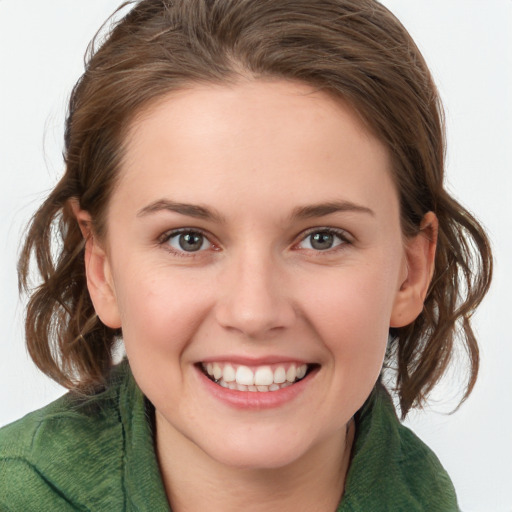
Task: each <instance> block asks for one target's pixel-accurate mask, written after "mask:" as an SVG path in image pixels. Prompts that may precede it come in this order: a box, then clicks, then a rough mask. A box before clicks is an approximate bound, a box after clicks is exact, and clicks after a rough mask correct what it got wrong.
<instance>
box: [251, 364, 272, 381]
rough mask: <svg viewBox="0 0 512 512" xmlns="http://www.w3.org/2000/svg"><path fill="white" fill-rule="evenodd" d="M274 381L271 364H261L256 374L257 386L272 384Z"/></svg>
mask: <svg viewBox="0 0 512 512" xmlns="http://www.w3.org/2000/svg"><path fill="white" fill-rule="evenodd" d="M273 382H274V373H273V372H272V369H271V368H270V366H261V367H260V368H258V369H257V370H256V373H255V374H254V384H256V385H257V386H270V384H272V383H273Z"/></svg>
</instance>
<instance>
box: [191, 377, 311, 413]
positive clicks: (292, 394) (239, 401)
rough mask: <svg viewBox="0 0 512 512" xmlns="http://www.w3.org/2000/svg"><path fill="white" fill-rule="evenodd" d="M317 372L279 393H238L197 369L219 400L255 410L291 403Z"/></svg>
mask: <svg viewBox="0 0 512 512" xmlns="http://www.w3.org/2000/svg"><path fill="white" fill-rule="evenodd" d="M317 371H318V370H317V369H315V370H313V371H312V372H310V373H309V374H308V375H306V377H304V378H303V379H302V380H300V381H299V382H297V383H295V384H292V385H291V386H287V387H285V388H282V389H278V390H277V391H237V390H235V389H229V388H223V387H222V386H219V385H218V384H216V383H215V382H213V381H212V380H210V379H209V378H208V377H207V376H206V375H205V374H204V373H203V372H202V371H201V370H200V369H197V372H198V374H199V377H200V380H201V382H202V384H203V385H204V386H205V387H206V389H207V390H208V392H209V393H211V394H212V395H213V396H214V397H215V398H216V399H217V400H220V401H222V402H224V403H225V404H227V405H229V406H231V407H234V408H237V409H255V410H258V409H273V408H276V407H281V406H283V405H285V404H286V403H288V402H291V401H292V400H294V399H295V398H296V397H297V396H298V395H300V394H301V393H302V392H303V391H304V390H305V389H306V387H307V386H308V385H309V384H310V383H311V380H312V379H313V378H314V376H315V375H316V373H317Z"/></svg>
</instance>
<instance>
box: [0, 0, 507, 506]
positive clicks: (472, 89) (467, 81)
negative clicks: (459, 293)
mask: <svg viewBox="0 0 512 512" xmlns="http://www.w3.org/2000/svg"><path fill="white" fill-rule="evenodd" d="M119 3H120V1H118V0H46V1H41V0H0V325H2V328H3V329H4V331H3V335H2V337H1V339H0V425H3V424H6V423H8V422H10V421H12V420H14V419H16V418H18V417H20V416H22V415H23V414H25V413H26V412H28V411H30V410H33V409H35V408H37V407H40V406H42V405H44V404H46V403H47V402H49V401H50V400H52V399H54V398H56V397H57V396H59V395H60V394H62V393H63V390H62V389H61V388H59V387H58V386H56V385H54V384H52V383H51V381H49V379H47V378H46V377H44V376H43V375H41V374H40V373H38V371H37V370H35V368H34V366H33V365H32V363H31V362H30V361H29V359H28V357H27V355H26V352H25V348H24V345H23V336H22V315H23V313H22V306H21V303H20V302H19V300H18V293H17V286H16V254H17V250H18V246H19V241H20V238H21V235H22V233H23V229H24V225H25V224H26V222H27V220H28V218H29V217H30V215H31V214H32V213H33V211H34V210H35V209H36V207H37V206H38V205H39V203H40V202H41V200H42V198H43V197H44V196H45V193H46V192H47V191H48V190H49V189H50V188H51V187H52V186H53V185H54V184H55V183H56V181H57V178H58V176H59V175H60V173H61V172H62V158H61V151H62V137H63V125H64V112H65V105H66V101H67V98H68V95H69V93H70V91H71V87H72V86H73V84H74V82H75V81H76V79H77V78H78V77H79V75H80V74H81V71H82V56H83V53H84V50H85V47H86V45H87V43H88V41H89V39H90V38H91V37H92V35H93V34H94V33H95V31H96V29H97V28H98V27H99V26H100V24H101V23H102V22H103V21H104V19H105V18H106V17H107V16H108V15H109V14H110V13H111V12H112V11H113V9H114V8H115V7H116V6H117V5H118V4H119ZM384 3H385V4H386V5H387V6H388V7H390V9H391V10H392V11H393V12H394V13H395V14H396V15H397V16H398V17H399V18H400V19H401V20H402V22H403V23H404V25H405V26H406V27H407V28H408V29H409V31H410V32H411V34H412V36H413V37H414V38H415V40H416V42H417V43H418V45H419V46H420V48H421V50H422V51H423V53H424V55H425V57H426V59H427V61H428V62H429V64H430V66H431V69H432V71H433V73H434V76H435V78H436V81H437V83H438V86H439V89H440V91H441V95H442V97H443V100H444V102H445V107H446V113H447V129H448V162H447V169H448V183H449V187H450V189H451V190H452V191H453V193H454V194H455V196H456V197H457V198H458V199H459V200H461V201H462V202H463V203H464V204H465V205H469V206H470V209H471V210H472V211H473V212H474V213H475V214H476V215H477V217H479V218H480V219H481V221H482V222H483V224H484V225H485V226H486V227H487V229H488V231H489V233H490V236H491V239H492V241H493V243H494V250H495V257H496V273H495V279H494V284H493V288H492V291H491V293H490V295H489V296H488V298H487V299H486V300H485V302H484V304H483V306H482V307H481V309H480V311H479V312H478V313H477V315H476V318H475V325H476V327H477V330H478V334H479V340H480V343H481V351H482V370H481V376H480V379H479V381H478V384H477V387H476V389H475V391H474V393H473V395H472V396H471V397H470V399H469V400H468V401H467V402H466V404H464V405H463V406H462V408H461V409H460V410H459V411H458V412H456V413H455V414H454V415H447V414H446V412H447V411H450V410H451V408H453V405H454V401H453V397H454V396H455V391H454V389H455V388H456V383H457V380H459V379H460V375H459V374H458V373H457V372H455V373H453V375H451V378H450V379H447V381H446V382H445V383H444V384H443V385H442V386H441V387H440V388H439V389H438V391H437V392H436V394H435V397H434V400H433V402H432V404H431V405H430V406H429V408H428V410H427V411H425V412H420V413H414V414H413V415H411V417H410V418H409V420H408V424H409V425H411V426H412V428H413V429H414V430H415V431H416V432H417V433H418V434H419V435H420V436H421V437H422V438H423V439H424V440H425V441H426V442H427V444H429V445H430V446H431V447H432V448H433V449H434V451H436V453H437V454H438V456H439V458H440V459H441V461H442V463H443V464H444V465H445V467H446V468H447V470H448V472H449V473H450V475H451V477H452V479H453V481H454V483H455V487H456V489H457V492H458V495H459V500H460V505H461V508H462V510H464V511H478V512H489V511H493V512H511V511H512V489H511V488H512V433H511V432H512V412H511V409H512V368H511V367H512V334H511V332H510V331H511V329H510V328H509V327H508V321H509V320H510V318H511V316H512V315H511V313H510V310H511V308H512V301H511V300H510V291H511V290H512V271H511V270H510V267H511V266H512V213H511V205H512V177H511V175H512V149H511V148H512V1H511V0H488V1H486V2H482V1H479V0H386V1H385V2H384Z"/></svg>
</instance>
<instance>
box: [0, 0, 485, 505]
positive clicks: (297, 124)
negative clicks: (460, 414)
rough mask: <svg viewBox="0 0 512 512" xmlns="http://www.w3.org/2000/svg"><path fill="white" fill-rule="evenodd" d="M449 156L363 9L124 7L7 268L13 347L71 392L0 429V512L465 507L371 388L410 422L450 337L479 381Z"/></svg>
mask: <svg viewBox="0 0 512 512" xmlns="http://www.w3.org/2000/svg"><path fill="white" fill-rule="evenodd" d="M443 147H444V139H443V133H442V123H441V111H440V105H439V101H438V98H437V94H436V91H435V88H434V85H433V82H432V80H431V78H430V74H429V72H428V69H427V68H426V66H425V64H424V62H423V59H422V57H421V55H420V54H419V52H418V50H417V49H416V47H415V45H414V43H413V42H412V40H411V39H410V37H409V36H408V34H407V32H406V31H405V29H404V28H403V27H402V26H401V25H400V24H399V22H398V21H397V20H396V19H395V18H394V17H393V16H392V15H391V14H390V13H389V12H388V11H387V10H386V9H385V8H383V7H382V6H381V5H380V4H378V3H377V2H374V1H371V0H365V1H361V0H359V1H357V2H356V1H350V0H322V1H319V2H315V3H311V2H305V1H302V0H286V1H276V0H262V1H258V2H254V1H246V0H217V1H213V0H186V1H184V0H183V1H181V0H180V1H176V2H172V3H171V2H167V1H164V0H143V1H141V2H138V3H136V4H135V6H134V7H133V9H132V10H131V11H130V12H129V13H128V14H127V15H126V16H125V18H123V19H122V20H121V21H119V22H118V23H117V24H116V25H115V26H114V28H113V29H112V31H111V33H110V34H109V36H108V37H107V38H106V40H105V42H104V43H103V45H102V46H101V47H100V48H99V49H98V50H97V51H95V52H94V51H93V52H92V54H91V56H90V59H89V61H88V65H87V69H86V72H85V73H84V75H83V76H82V78H81V79H80V81H79V82H78V84H77V86H76V87H75V89H74V92H73V95H72V98H71V102H70V112H69V117H68V120H67V130H66V164H67V168H66V173H65V175H64V177H63V178H62V180H61V182H60V183H59V184H58V185H57V187H56V188H55V189H54V191H53V192H52V193H51V194H50V196H49V198H48V200H47V201H46V202H45V203H44V204H43V206H42V207H41V209H40V210H39V212H38V213H37V214H36V216H35V217H34V220H33V222H32V225H31V228H30V232H29V234H28V237H27V241H26V245H25V248H24V251H23V254H22V256H21V260H20V273H21V277H20V278H21V282H22V284H25V285H26V283H27V276H28V272H29V263H30V258H31V255H32V254H35V256H36V260H37V263H38V266H39V271H40V274H41V277H42V284H41V286H40V287H39V288H37V289H36V290H35V291H33V292H32V295H31V298H30V302H29V306H28V312H27V324H26V326H27V342H28V347H29V350H30V353H31V355H32V357H33V359H34V361H35V362H36V364H37V365H38V366H39V367H40V368H41V369H42V370H43V371H45V372H46V373H47V374H48V375H50V376H51V377H52V378H54V379H55V380H57V381H58V382H59V383H61V384H63V385H66V386H67V387H69V388H70V389H71V392H70V393H69V394H68V395H66V396H65V397H64V398H62V399H60V400H58V401H57V402H55V403H54V404H51V405H50V406H48V407H46V408H44V409H42V410H41V411H37V412H35V413H33V414H32V415H29V416H27V417H26V418H24V419H23V420H20V421H19V422H17V423H14V424H13V425H11V426H8V427H6V428H5V429H4V430H2V431H1V434H0V464H1V465H2V466H1V467H2V474H5V475H6V478H3V479H2V483H1V484H0V489H1V490H2V496H5V498H3V497H2V498H0V500H1V499H4V500H6V501H5V503H4V502H1V501H0V503H1V504H2V505H4V506H6V507H8V508H10V509H23V510H32V509H37V508H39V509H40V508H41V504H44V507H43V508H44V509H52V510H73V509H84V508H86V509H100V510H118V509H134V510H167V509H169V507H172V509H173V510H174V511H175V512H182V511H197V510H205V509H209V510H219V511H220V510H222V511H231V510H232V511H235V510H240V509H242V508H243V509H244V510H251V511H258V510H268V509H270V510H274V509H278V508H279V510H284V511H286V510H308V511H309V510H322V511H323V510H325V511H335V510H337V511H348V510H351V511H354V510H361V511H368V510H408V511H409V510H457V503H456V497H455V493H454V490H453V487H452V485H451V482H450V480H449V478H448V476H447V475H446V473H445V471H444V470H443V468H442V467H441V465H440V463H439V461H438V460H437V458H436V457H435V455H434V454H433V453H432V452H431V451H430V450H429V449H428V448H427V447H426V446H425V445H423V444H422V443H421V441H419V439H417V438H416V437H415V436H414V435H413V434H412V433H411V432H410V431H409V430H407V429H406V428H405V427H403V426H401V425H400V423H399V422H398V420H397V418H396V415H395V412H394V408H393V404H392V402H391V399H390V397H389V395H388V394H387V392H386V390H385V389H384V386H383V384H382V382H381V381H382V378H381V373H382V368H383V365H384V364H385V365H387V366H396V370H397V377H396V392H397V394H398V397H399V401H400V407H401V413H402V416H405V415H406V414H407V412H408V411H409V409H410V408H411V407H413V406H418V405H421V404H422V403H423V402H424V400H425V398H426V395H427V394H428V392H429V391H430V390H431V389H432V387H433V386H434V385H435V383H436V382H437V381H438V379H439V378H440V377H441V375H442V374H443V373H444V371H445V369H446V367H447V365H448V362H449V360H450V356H451V353H452V349H453V344H454V342H455V341H457V342H459V343H461V344H462V345H463V346H465V347H466V349H467V351H468V353H469V354H470V358H471V364H470V367H471V368H470V377H469V383H468V385H467V388H466V393H467V394H468V393H469V392H470V391H471V388H472V386H473V384H474V380H475V378H476V372H477V368H478V348H477V345H476V341H475V339H474V336H473V333H472V330H471V327H470V323H469V318H470V314H471V312H472V311H473V309H474V308H475V307H476V305H477V304H478V303H479V301H480V300H481V299H482V297H483V295H484V294H485V292H486V290H487V288H488V286H489V282H490V276H491V267H492V262H491V256H490V250H489V247H488V243H487V238H486V236H485V234H484V233H483V231H482V229H481V228H480V226H479V225H478V223H477V222H476V221H475V220H474V219H473V218H472V217H471V215H470V214H469V213H467V212H466V211H465V210H464V209H463V208H462V207H461V206H460V205H458V204H457V203H456V202H455V201H454V200H453V199H452V198H451V197H450V196H449V195H448V194H447V192H446V191H445V189H444V188H443V156H444V154H443ZM55 231H57V233H58V235H59V236H61V237H62V250H61V253H60V254H59V256H58V258H57V259H56V260H54V259H52V257H51V252H50V239H51V237H52V236H53V235H54V233H55ZM473 246H474V247H475V253H476V254H473V252H472V251H471V250H470V248H471V247H473ZM459 280H463V281H464V288H463V287H462V286H459ZM459 322H460V323H461V324H462V332H461V333H460V335H459V337H456V336H455V326H456V325H457V323H459ZM119 339H122V342H123V343H124V347H125V349H126V354H127V360H125V361H123V363H122V364H120V365H118V366H113V362H112V352H113V348H114V347H115V343H116V341H117V340H119ZM77 439H79V442H78V446H76V443H77ZM72 444H73V445H74V446H75V449H74V450H73V453H70V450H69V449H70V446H71V445H72ZM119 461H122V463H120V462H119ZM70 475H72V476H70ZM21 489H24V491H23V492H21ZM27 489H29V490H30V491H29V492H27V491H26V490H27ZM212 489H215V491H214V492H213V491H212ZM369 489H370V490H369Z"/></svg>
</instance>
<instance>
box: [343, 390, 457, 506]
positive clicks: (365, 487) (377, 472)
mask: <svg viewBox="0 0 512 512" xmlns="http://www.w3.org/2000/svg"><path fill="white" fill-rule="evenodd" d="M356 423H357V435H356V440H355V444H354V448H353V458H352V463H351V467H350V470H349V474H348V475H347V488H346V498H347V500H346V501H347V508H341V509H340V510H375V511H377V510H407V511H410V512H413V511H418V512H420V511H430V510H439V511H441V512H452V511H453V512H456V511H458V506H457V499H456V495H455V490H454V488H453V484H452V482H451V480H450V477H449V476H448V474H447V473H446V470H445V469H444V468H443V466H442V464H441V462H440V461H439V459H438V458H437V456H436V455H435V454H434V452H433V451H432V450H431V449H430V448H429V447H428V446H427V445H426V444H425V443H423V442H422V441H421V440H420V439H419V438H418V437H417V436H416V435H415V434H414V433H413V432H412V431H411V430H410V429H408V428H407V427H405V426H404V425H402V424H401V423H400V422H399V420H398V418H397V417H396V413H395V409H394V406H393V403H392V401H391V398H390V397H389V395H388V393H387V391H386V390H385V389H384V388H383V387H381V386H378V387H377V388H376V389H375V390H374V391H373V393H372V395H371V396H370V398H369V399H368V401H367V402H366V404H365V406H364V407H363V409H362V410H361V411H360V412H359V413H358V415H357V417H356ZM349 504H350V506H349Z"/></svg>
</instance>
